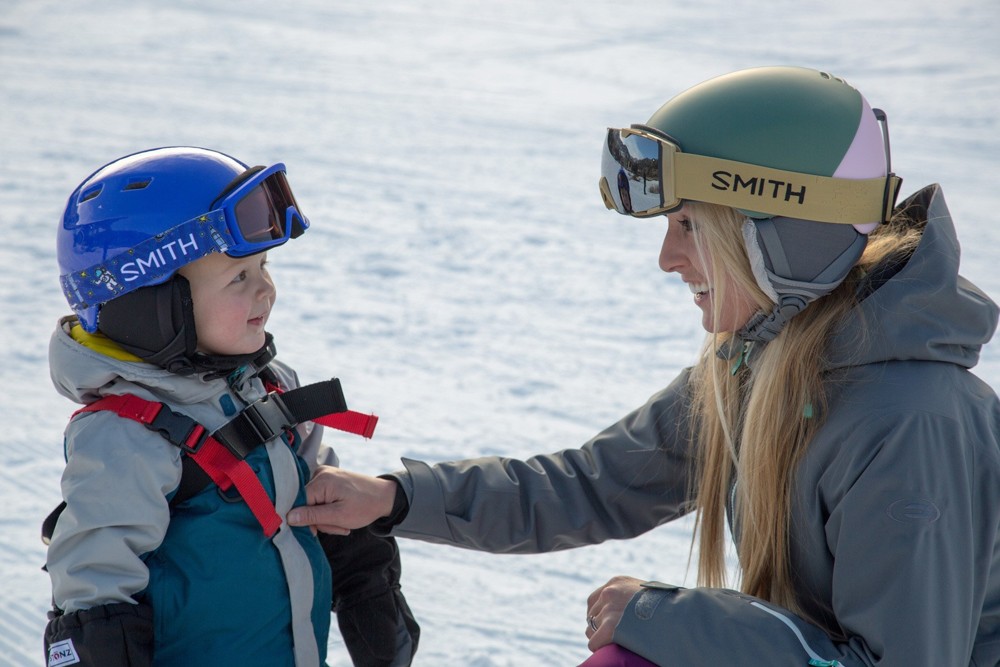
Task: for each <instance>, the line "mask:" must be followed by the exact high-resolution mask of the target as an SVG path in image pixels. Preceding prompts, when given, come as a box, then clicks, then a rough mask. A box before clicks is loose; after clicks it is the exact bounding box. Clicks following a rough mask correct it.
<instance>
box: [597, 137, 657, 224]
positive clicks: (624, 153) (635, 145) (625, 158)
mask: <svg viewBox="0 0 1000 667" xmlns="http://www.w3.org/2000/svg"><path fill="white" fill-rule="evenodd" d="M660 165H661V160H660V143H659V142H658V141H655V140H654V139H650V138H649V137H645V136H642V135H639V134H634V133H629V132H623V131H621V130H616V129H610V130H608V137H607V141H606V142H605V144H604V154H603V157H602V159H601V183H600V187H601V195H602V196H603V197H604V203H605V205H606V206H607V207H608V208H613V209H615V210H616V211H618V212H619V213H622V214H625V215H640V216H641V215H644V214H646V215H653V214H655V213H658V212H662V210H663V207H664V203H663V192H662V183H663V181H662V178H661V173H660Z"/></svg>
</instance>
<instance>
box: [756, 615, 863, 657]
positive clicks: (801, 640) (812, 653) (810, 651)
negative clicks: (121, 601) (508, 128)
mask: <svg viewBox="0 0 1000 667" xmlns="http://www.w3.org/2000/svg"><path fill="white" fill-rule="evenodd" d="M750 604H751V605H752V606H754V607H757V608H758V609H763V610H764V611H766V612H767V613H769V614H770V615H771V616H774V617H775V618H776V619H778V620H779V621H781V622H782V623H784V624H785V625H787V626H788V627H789V628H791V629H792V632H794V633H795V636H796V637H797V638H798V640H799V644H801V645H802V648H803V649H805V651H806V653H808V654H809V664H810V665H812V666H813V667H844V665H843V663H841V662H839V661H837V660H824V659H823V658H822V657H821V656H820V655H819V653H817V652H816V651H814V650H813V649H812V646H810V645H809V642H807V641H806V638H805V637H803V636H802V631H801V630H799V629H798V627H797V626H796V625H795V624H794V623H792V621H791V620H790V619H789V618H788V617H786V616H785V615H784V614H781V613H779V612H776V611H774V610H773V609H770V608H769V607H765V606H764V605H762V604H761V603H759V602H756V601H754V602H751V603H750Z"/></svg>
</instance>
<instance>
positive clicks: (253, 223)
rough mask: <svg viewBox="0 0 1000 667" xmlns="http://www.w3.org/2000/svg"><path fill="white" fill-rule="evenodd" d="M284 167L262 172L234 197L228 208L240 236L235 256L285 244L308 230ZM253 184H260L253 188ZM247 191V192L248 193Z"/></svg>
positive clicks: (279, 166) (238, 190) (277, 166)
mask: <svg viewBox="0 0 1000 667" xmlns="http://www.w3.org/2000/svg"><path fill="white" fill-rule="evenodd" d="M275 169H283V165H275V166H274V167H272V168H271V169H268V170H266V171H265V172H262V173H261V174H259V175H258V176H256V178H253V179H251V182H248V183H246V184H244V186H241V187H240V188H238V189H237V192H236V193H234V195H233V196H232V198H231V200H230V202H229V203H228V206H227V208H228V207H231V210H232V218H233V222H234V223H235V227H236V230H237V231H238V235H239V236H240V244H239V245H240V246H241V247H239V248H235V249H234V250H235V251H236V252H250V251H253V250H258V249H259V250H262V249H264V248H267V247H270V246H273V245H278V244H280V243H284V242H285V241H287V240H288V239H289V238H292V237H295V236H298V235H299V234H301V233H302V232H303V231H305V229H306V228H307V227H308V226H309V221H308V220H307V219H306V218H305V216H303V215H302V214H301V212H300V211H299V208H298V204H297V203H296V201H295V196H294V195H293V194H292V189H291V187H290V186H289V184H288V179H287V178H286V177H285V173H284V171H274V170H275ZM255 181H259V182H257V183H256V184H255V183H254V182H255ZM247 188H249V189H247Z"/></svg>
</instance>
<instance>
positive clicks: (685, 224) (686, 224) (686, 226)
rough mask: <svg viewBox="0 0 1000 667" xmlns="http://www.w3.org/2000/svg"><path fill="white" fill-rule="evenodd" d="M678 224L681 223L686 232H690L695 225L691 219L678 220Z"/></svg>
mask: <svg viewBox="0 0 1000 667" xmlns="http://www.w3.org/2000/svg"><path fill="white" fill-rule="evenodd" d="M677 224H679V225H680V226H681V229H683V230H684V231H685V232H690V231H691V230H692V229H694V225H692V224H691V221H690V220H686V219H685V220H678V221H677Z"/></svg>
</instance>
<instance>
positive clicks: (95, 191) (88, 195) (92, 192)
mask: <svg viewBox="0 0 1000 667" xmlns="http://www.w3.org/2000/svg"><path fill="white" fill-rule="evenodd" d="M103 189H104V186H103V185H102V184H100V183H98V184H97V185H95V186H94V187H92V188H90V189H89V190H86V191H85V192H83V193H82V194H81V195H80V200H79V202H78V203H80V204H82V203H83V202H85V201H90V200H91V199H93V198H94V197H96V196H97V195H99V194H101V190H103Z"/></svg>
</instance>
